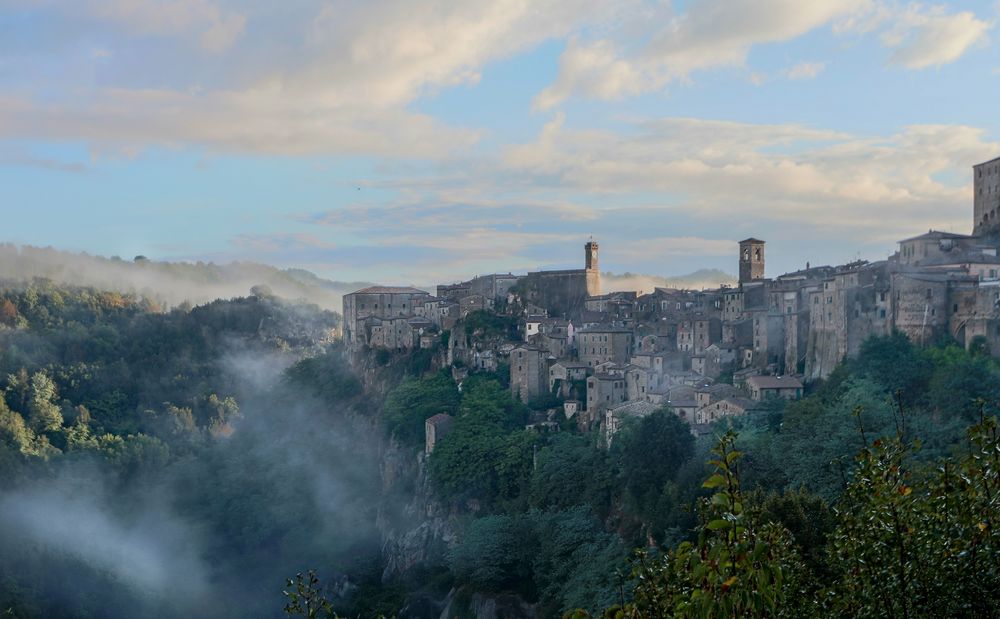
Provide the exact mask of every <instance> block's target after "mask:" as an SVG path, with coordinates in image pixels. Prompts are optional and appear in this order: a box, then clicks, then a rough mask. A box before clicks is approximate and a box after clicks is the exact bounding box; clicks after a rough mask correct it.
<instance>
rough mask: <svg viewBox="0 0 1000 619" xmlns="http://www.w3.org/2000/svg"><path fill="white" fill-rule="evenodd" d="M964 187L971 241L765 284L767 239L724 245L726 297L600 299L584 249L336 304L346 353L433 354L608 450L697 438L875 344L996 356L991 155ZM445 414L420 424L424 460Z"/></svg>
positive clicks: (960, 239) (999, 290)
mask: <svg viewBox="0 0 1000 619" xmlns="http://www.w3.org/2000/svg"><path fill="white" fill-rule="evenodd" d="M973 189H974V196H975V197H974V201H973V233H972V234H971V235H964V234H953V233H949V232H941V231H935V230H931V231H929V232H927V233H926V234H922V235H920V236H916V237H913V238H907V239H904V240H902V241H899V244H898V249H897V251H896V252H895V253H894V254H893V255H891V256H890V257H889V258H888V259H886V260H881V261H877V262H869V261H865V260H859V261H856V262H851V263H848V264H843V265H837V266H807V268H806V269H804V270H800V271H795V272H792V273H785V274H782V275H778V276H776V277H770V278H769V277H767V276H766V273H765V264H766V263H765V246H766V244H765V241H763V240H759V239H756V238H748V239H746V240H743V241H740V242H739V245H738V248H737V247H734V250H738V254H737V256H736V257H737V261H738V267H739V283H738V285H736V286H722V287H720V288H717V289H710V290H679V289H672V288H657V289H655V290H654V291H653V292H651V293H648V294H640V293H638V292H613V293H607V294H602V290H601V275H600V270H599V246H598V243H597V242H596V241H594V240H590V241H589V242H587V243H586V244H585V246H584V268H582V269H573V270H560V271H540V272H534V273H527V274H524V275H515V274H511V273H506V274H493V275H484V276H480V277H476V278H473V279H471V280H469V281H465V282H461V283H457V284H442V285H439V286H437V290H436V291H435V294H431V293H430V292H427V291H424V290H419V289H416V288H410V287H396V286H372V287H368V288H364V289H362V290H358V291H356V292H353V293H351V294H348V295H345V296H344V301H343V303H344V340H345V342H346V345H347V348H348V350H349V351H350V353H351V355H352V357H353V358H354V359H358V358H360V357H359V356H360V355H364V354H365V353H366V352H369V351H379V350H384V351H396V352H406V351H413V350H416V349H424V350H430V351H436V353H437V354H438V355H439V358H440V363H441V365H443V366H450V367H451V369H452V373H453V375H455V376H456V378H458V379H459V380H460V379H461V377H463V376H464V375H465V374H467V373H468V372H469V371H491V372H498V371H499V372H504V373H506V372H508V371H509V375H510V389H511V391H512V393H513V394H514V395H515V396H517V397H519V398H520V399H521V400H522V401H524V402H526V403H528V402H535V403H539V402H541V403H543V404H550V405H553V406H551V407H549V409H548V412H547V416H545V417H544V418H543V417H540V418H539V419H538V424H540V425H546V424H548V425H550V426H555V425H556V424H557V422H558V421H560V419H558V416H559V415H562V416H564V417H565V418H568V419H573V420H575V421H576V423H577V424H578V425H579V427H580V428H581V429H584V430H586V429H594V428H600V429H601V430H602V431H603V432H604V434H605V436H606V438H607V439H609V440H610V438H611V437H612V436H613V434H614V433H615V431H616V430H617V429H618V428H619V427H620V424H621V421H622V420H623V419H624V418H625V417H629V416H644V415H647V414H649V413H651V412H652V411H653V410H656V409H657V408H660V407H662V406H664V405H668V406H669V407H670V408H671V409H672V410H673V411H674V412H675V413H676V414H677V415H678V416H680V417H681V418H682V419H684V420H685V421H687V422H689V423H690V424H691V428H692V431H693V432H695V433H699V432H703V431H705V429H706V427H707V425H708V424H710V423H711V422H712V421H714V420H716V419H719V418H721V417H725V416H729V415H741V414H745V413H746V412H748V411H751V410H753V409H755V408H758V407H760V406H761V405H762V403H763V402H765V401H766V400H767V399H768V398H771V397H780V398H789V399H795V398H799V397H801V395H802V392H803V389H804V385H806V384H808V383H809V382H811V381H816V380H820V379H824V378H826V377H827V376H829V374H830V373H831V372H832V371H833V369H834V368H835V367H836V365H837V364H838V363H839V362H840V361H841V360H843V359H845V358H850V357H852V356H854V355H856V354H857V353H858V352H859V350H860V348H861V345H862V343H863V342H864V341H865V340H867V339H868V338H869V337H872V336H880V335H887V334H890V333H892V332H894V331H899V332H901V333H904V334H905V335H906V336H908V337H909V338H910V340H911V341H913V342H915V343H918V344H922V345H928V344H931V343H935V342H939V341H941V340H942V339H949V340H954V341H957V342H958V343H959V344H961V345H963V346H965V347H966V348H973V347H978V348H980V349H982V350H985V351H988V352H989V353H990V354H992V355H994V356H1000V257H998V255H997V251H998V248H1000V220H998V219H997V214H998V211H1000V158H997V159H993V160H991V161H988V162H985V163H982V164H978V165H975V166H973ZM446 417H447V415H438V416H436V417H434V418H432V419H430V420H428V426H429V427H428V437H429V438H428V448H430V447H432V446H433V438H432V437H434V436H439V435H440V434H441V433H442V432H444V431H446V429H447V425H448V423H449V421H450V419H446ZM437 425H440V426H441V427H440V428H437V427H436V426H437ZM436 430H438V431H436Z"/></svg>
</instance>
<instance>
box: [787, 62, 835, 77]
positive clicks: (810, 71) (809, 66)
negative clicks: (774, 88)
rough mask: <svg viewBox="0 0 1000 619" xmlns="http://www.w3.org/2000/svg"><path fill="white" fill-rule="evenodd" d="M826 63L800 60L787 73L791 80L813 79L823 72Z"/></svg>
mask: <svg viewBox="0 0 1000 619" xmlns="http://www.w3.org/2000/svg"><path fill="white" fill-rule="evenodd" d="M825 68H826V64H825V63H822V62H800V63H798V64H796V65H795V66H793V67H792V68H790V69H788V71H786V72H785V75H786V76H787V77H788V79H790V80H811V79H813V78H815V77H816V76H818V75H819V74H820V73H822V72H823V69H825Z"/></svg>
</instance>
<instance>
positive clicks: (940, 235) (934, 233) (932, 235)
mask: <svg viewBox="0 0 1000 619" xmlns="http://www.w3.org/2000/svg"><path fill="white" fill-rule="evenodd" d="M973 238H976V237H974V236H969V235H968V234H955V233H954V232H942V231H940V230H928V231H927V233H926V234H921V235H918V236H911V237H910V238H908V239H903V240H902V241H900V243H906V242H909V241H940V240H942V239H973Z"/></svg>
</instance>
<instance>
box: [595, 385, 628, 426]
mask: <svg viewBox="0 0 1000 619" xmlns="http://www.w3.org/2000/svg"><path fill="white" fill-rule="evenodd" d="M627 399H628V398H627V397H626V390H625V377H624V376H616V375H613V374H604V373H599V374H594V375H593V376H589V377H588V378H587V420H586V423H587V424H588V425H587V427H589V424H593V423H595V422H598V421H600V419H601V416H602V414H603V413H604V411H605V410H607V409H608V408H609V407H611V406H617V405H618V404H621V403H623V402H625V401H626V400H627Z"/></svg>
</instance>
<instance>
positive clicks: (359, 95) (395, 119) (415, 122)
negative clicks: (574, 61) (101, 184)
mask: <svg viewBox="0 0 1000 619" xmlns="http://www.w3.org/2000/svg"><path fill="white" fill-rule="evenodd" d="M15 1H19V0H15ZM628 4H629V3H621V2H612V1H611V0H601V1H599V2H587V1H585V0H539V1H538V2H525V1H524V0H497V1H494V2H487V1H485V0H476V1H471V0H470V1H469V2H461V3H424V4H423V5H417V4H414V3H412V2H408V1H406V0H386V1H383V2H370V3H368V2H366V3H340V4H334V3H327V2H318V1H314V2H303V3H295V5H294V6H285V5H279V4H275V3H271V2H265V1H263V0H252V1H248V2H240V3H236V2H226V1H223V0H219V1H213V0H162V1H153V0H112V1H110V2H97V1H94V2H80V3H68V4H66V3H58V2H54V1H48V2H41V3H24V5H23V6H24V9H23V10H24V11H27V12H29V13H30V14H31V16H32V18H33V19H34V20H35V21H36V22H37V23H39V24H40V28H39V30H40V32H41V33H42V35H40V36H43V35H44V36H46V37H48V38H49V39H50V40H51V41H52V42H53V43H54V44H55V43H58V45H59V47H58V49H61V50H63V51H62V53H64V54H67V56H66V57H67V59H69V58H74V59H76V58H77V55H75V54H76V46H74V43H73V42H74V41H77V42H79V45H81V46H82V45H86V47H87V49H88V50H89V49H93V47H94V45H93V41H94V40H95V39H97V40H100V41H101V49H102V50H107V53H106V54H105V53H102V54H101V57H100V58H94V57H91V56H89V55H88V57H89V59H90V62H92V63H94V64H98V63H97V62H96V61H98V60H99V61H100V62H99V68H97V69H95V68H93V67H88V70H86V71H77V72H69V71H67V72H66V75H65V76H64V78H63V79H61V80H60V85H59V88H57V89H55V90H52V89H51V88H47V89H46V88H41V87H40V86H39V82H38V80H37V79H36V77H35V75H34V74H33V73H32V67H33V66H34V65H33V64H32V63H31V62H30V60H32V58H34V57H37V58H41V57H42V56H41V55H42V54H43V51H42V49H41V48H42V47H44V46H37V47H36V48H31V49H27V50H25V53H26V54H27V56H26V60H28V61H29V62H23V63H19V65H18V67H16V68H15V69H16V70H15V72H14V74H13V76H12V80H11V82H12V83H13V84H14V87H13V88H10V89H9V90H8V91H7V96H6V98H5V99H3V100H0V139H4V138H7V139H12V138H13V139H37V140H81V141H85V142H87V143H89V144H91V146H92V147H93V148H95V149H96V150H100V151H103V150H107V151H111V152H124V153H134V152H138V151H141V150H142V149H144V148H147V147H150V146H185V145H194V146H198V147H203V148H206V149H209V150H213V151H221V152H241V153H262V154H279V155H300V154H316V153H320V154H349V155H376V156H384V157H402V158H407V157H413V158H438V157H442V156H444V155H446V154H447V153H451V152H454V151H460V150H464V149H468V148H469V147H471V146H472V145H473V144H475V143H476V141H477V140H478V139H479V137H480V132H478V131H475V130H470V129H464V128H460V127H451V126H448V125H446V124H445V123H442V122H438V121H436V120H434V119H433V118H431V117H430V116H428V115H425V114H421V113H417V112H414V111H411V110H410V109H409V106H410V104H411V103H413V102H414V101H416V100H417V99H419V98H421V97H425V96H428V95H429V94H433V93H434V92H436V91H437V90H439V89H442V88H448V87H452V86H455V85H458V84H469V83H475V82H476V81H478V79H479V75H480V71H481V69H482V67H483V66H484V65H486V64H487V63H489V62H493V61H495V60H498V59H501V58H506V57H509V56H511V55H513V54H516V53H518V52H521V51H523V50H525V49H530V48H531V47H533V46H536V45H537V44H539V43H540V42H542V41H545V40H547V39H550V38H557V37H565V36H568V35H569V34H570V33H572V32H574V31H576V30H577V29H579V28H580V27H581V26H582V24H585V23H586V24H592V23H595V22H600V21H602V20H605V19H609V16H611V15H613V14H615V13H616V12H618V11H621V10H624V8H623V7H627V6H628ZM56 24H58V26H57V25H56ZM32 54H33V55H34V56H32ZM93 71H99V72H98V73H97V75H98V79H93V75H94V73H93Z"/></svg>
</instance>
